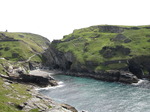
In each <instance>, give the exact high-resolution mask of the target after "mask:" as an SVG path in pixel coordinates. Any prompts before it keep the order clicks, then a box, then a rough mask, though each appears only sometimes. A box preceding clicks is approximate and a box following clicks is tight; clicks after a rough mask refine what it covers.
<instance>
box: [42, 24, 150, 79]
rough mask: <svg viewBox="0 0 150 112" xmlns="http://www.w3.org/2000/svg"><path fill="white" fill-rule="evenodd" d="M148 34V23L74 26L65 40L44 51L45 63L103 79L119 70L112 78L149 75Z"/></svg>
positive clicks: (56, 42) (53, 43) (70, 72)
mask: <svg viewBox="0 0 150 112" xmlns="http://www.w3.org/2000/svg"><path fill="white" fill-rule="evenodd" d="M149 35H150V29H149V27H148V26H137V27H132V26H109V25H105V26H91V27H88V28H83V29H78V30H74V31H73V33H72V34H69V35H66V36H64V38H63V39H62V40H54V41H53V42H52V43H51V45H50V47H49V49H48V50H47V51H46V52H45V53H44V56H45V57H46V59H47V61H46V65H47V66H49V67H50V68H51V69H60V70H63V71H65V72H66V73H67V74H70V75H71V74H73V75H75V74H76V75H77V74H78V75H81V76H86V75H85V74H89V75H88V76H90V77H99V79H102V80H103V79H104V80H107V79H108V77H109V76H110V77H112V79H113V77H115V76H114V75H113V74H115V73H118V71H119V74H120V75H117V76H116V79H114V80H112V81H120V82H124V81H122V80H121V78H120V77H122V76H123V77H124V76H125V77H126V78H127V77H128V76H129V77H130V76H131V77H132V76H133V77H132V78H130V79H134V78H135V77H138V78H142V77H149V75H150V52H149V51H150V43H149V40H150V38H149V37H150V36H149ZM114 71H115V72H114ZM122 71H125V72H126V75H123V74H122V73H123V72H122ZM79 73H80V74H79ZM128 73H129V74H130V75H129V74H128ZM92 74H93V75H92ZM104 74H105V75H104ZM106 74H107V75H108V76H107V75H106ZM131 74H132V75H131ZM129 77H128V78H129ZM109 79H111V78H109ZM132 81H133V80H132ZM132 81H131V82H132ZM134 81H135V80H134ZM127 82H128V81H127Z"/></svg>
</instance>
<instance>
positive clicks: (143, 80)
mask: <svg viewBox="0 0 150 112" xmlns="http://www.w3.org/2000/svg"><path fill="white" fill-rule="evenodd" d="M144 82H148V80H145V79H139V81H138V82H137V83H132V85H136V86H137V85H141V84H142V83H144Z"/></svg>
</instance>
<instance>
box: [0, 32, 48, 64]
mask: <svg viewBox="0 0 150 112" xmlns="http://www.w3.org/2000/svg"><path fill="white" fill-rule="evenodd" d="M48 44H49V40H48V39H46V38H44V37H42V36H40V35H36V34H31V33H9V32H0V57H1V58H5V59H7V60H12V61H21V60H26V59H28V58H29V57H30V56H32V55H34V54H35V53H42V52H43V51H44V50H45V49H46V48H47V47H48ZM37 61H39V59H37Z"/></svg>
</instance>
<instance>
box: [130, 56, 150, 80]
mask: <svg viewBox="0 0 150 112" xmlns="http://www.w3.org/2000/svg"><path fill="white" fill-rule="evenodd" d="M129 70H130V71H131V72H132V73H133V74H135V75H136V76H137V77H138V78H143V77H145V75H144V71H147V73H148V74H146V75H148V76H150V56H139V57H135V58H133V59H131V60H129Z"/></svg>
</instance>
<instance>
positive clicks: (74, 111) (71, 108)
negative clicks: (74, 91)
mask: <svg viewBox="0 0 150 112" xmlns="http://www.w3.org/2000/svg"><path fill="white" fill-rule="evenodd" d="M61 106H62V107H63V108H65V109H67V110H70V111H71V112H78V111H77V110H76V109H75V108H74V107H72V106H70V105H68V104H61Z"/></svg>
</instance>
